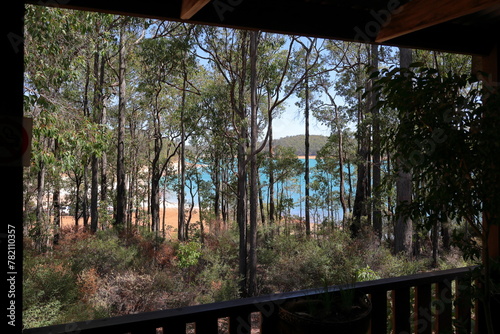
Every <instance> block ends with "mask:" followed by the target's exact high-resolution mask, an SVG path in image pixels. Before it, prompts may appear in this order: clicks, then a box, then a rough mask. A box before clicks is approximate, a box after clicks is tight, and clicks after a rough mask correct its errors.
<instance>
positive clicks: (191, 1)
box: [181, 0, 210, 20]
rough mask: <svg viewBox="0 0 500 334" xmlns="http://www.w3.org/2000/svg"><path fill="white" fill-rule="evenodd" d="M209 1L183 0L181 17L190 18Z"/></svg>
mask: <svg viewBox="0 0 500 334" xmlns="http://www.w3.org/2000/svg"><path fill="white" fill-rule="evenodd" d="M209 2H210V0H182V8H181V19H183V20H189V19H190V18H192V17H193V16H194V15H195V14H196V13H198V12H199V11H200V10H201V9H202V8H203V7H205V6H206V4H207V3H209Z"/></svg>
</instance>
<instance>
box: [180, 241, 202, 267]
mask: <svg viewBox="0 0 500 334" xmlns="http://www.w3.org/2000/svg"><path fill="white" fill-rule="evenodd" d="M200 256H201V244H200V243H199V242H196V241H189V242H183V243H180V244H179V246H178V249H177V265H178V266H179V267H180V268H188V267H191V266H195V265H197V264H198V260H199V259H200Z"/></svg>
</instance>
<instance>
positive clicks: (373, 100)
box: [370, 45, 382, 239]
mask: <svg viewBox="0 0 500 334" xmlns="http://www.w3.org/2000/svg"><path fill="white" fill-rule="evenodd" d="M371 59H372V64H371V65H372V68H373V70H374V71H377V70H378V46H377V45H372V47H371ZM374 80H375V79H371V83H370V86H371V87H370V88H371V89H372V91H371V93H370V105H371V111H372V115H373V147H372V152H373V229H374V230H375V233H376V234H377V236H378V238H379V239H381V238H382V211H381V205H382V201H381V196H382V194H381V192H380V184H381V170H380V163H381V161H380V155H381V143H380V115H379V109H378V108H377V103H378V94H377V93H376V92H375V91H374V90H373V88H374V87H373V82H374Z"/></svg>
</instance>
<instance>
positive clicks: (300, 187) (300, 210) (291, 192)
mask: <svg viewBox="0 0 500 334" xmlns="http://www.w3.org/2000/svg"><path fill="white" fill-rule="evenodd" d="M301 161H302V163H304V162H305V159H301ZM315 167H316V160H315V159H309V168H310V172H311V174H310V180H311V182H312V181H313V180H314V168H315ZM201 178H202V180H204V181H207V182H211V178H210V175H209V174H208V173H207V172H205V171H203V173H202V174H201ZM260 183H261V186H262V196H263V200H264V203H266V202H267V200H268V192H269V187H268V177H267V174H265V173H261V174H260ZM281 189H282V185H281V184H280V185H276V186H275V191H274V193H275V195H274V196H275V200H276V197H277V196H278V192H280V191H281ZM332 190H333V191H338V187H337V186H335V187H334V188H333V189H332ZM314 195H315V192H314V190H312V189H311V190H310V196H311V197H314ZM186 196H187V197H186V201H187V202H188V201H190V196H189V189H188V188H186ZM304 196H305V181H304V174H301V175H300V176H298V177H296V178H294V179H293V180H289V181H287V182H286V186H285V194H284V197H287V198H291V199H292V201H293V207H292V208H291V210H290V214H291V215H296V216H304V206H305V203H304ZM196 201H197V198H195V203H194V205H195V206H198V203H197V202H196ZM167 202H169V203H171V204H172V205H176V204H177V194H176V193H173V192H170V193H169V194H167ZM325 215H326V214H325ZM312 216H314V217H316V220H318V219H319V220H323V218H324V217H323V216H324V215H321V213H320V212H318V210H315V212H314V214H313V215H312ZM336 216H337V218H338V217H341V216H342V215H341V208H338V209H337V213H336Z"/></svg>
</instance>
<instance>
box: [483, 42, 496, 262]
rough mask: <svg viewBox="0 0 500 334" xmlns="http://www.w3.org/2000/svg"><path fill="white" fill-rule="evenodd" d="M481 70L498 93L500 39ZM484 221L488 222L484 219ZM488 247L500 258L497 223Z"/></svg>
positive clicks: (485, 58)
mask: <svg viewBox="0 0 500 334" xmlns="http://www.w3.org/2000/svg"><path fill="white" fill-rule="evenodd" d="M482 70H483V72H485V73H486V74H487V75H488V77H487V78H485V85H486V87H487V89H488V91H491V92H497V93H500V40H499V41H497V43H496V45H495V47H494V48H493V50H492V52H491V53H490V54H489V55H487V56H484V57H483V58H482ZM498 112H500V110H498ZM499 173H500V171H499ZM486 223H487V224H489V223H490V222H488V221H486ZM488 249H489V254H488V255H489V257H490V258H492V259H499V258H500V225H499V224H498V223H497V224H490V226H489V238H488Z"/></svg>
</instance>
